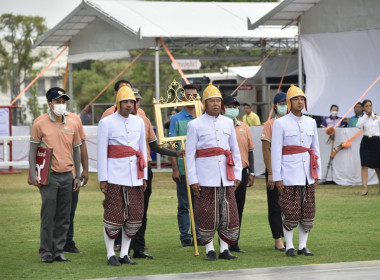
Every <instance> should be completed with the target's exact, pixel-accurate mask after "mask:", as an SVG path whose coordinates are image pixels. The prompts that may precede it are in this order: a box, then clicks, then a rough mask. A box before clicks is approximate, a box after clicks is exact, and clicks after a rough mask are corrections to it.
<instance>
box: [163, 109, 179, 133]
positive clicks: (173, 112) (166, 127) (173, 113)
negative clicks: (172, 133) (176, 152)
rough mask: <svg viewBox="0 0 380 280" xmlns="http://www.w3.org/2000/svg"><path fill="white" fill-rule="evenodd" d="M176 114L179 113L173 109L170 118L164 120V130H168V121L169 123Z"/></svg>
mask: <svg viewBox="0 0 380 280" xmlns="http://www.w3.org/2000/svg"><path fill="white" fill-rule="evenodd" d="M177 113H179V110H178V109H177V108H174V109H173V110H172V111H171V113H170V116H169V117H168V118H167V119H166V120H165V123H164V128H165V129H169V127H170V121H171V119H172V117H173V116H174V115H175V114H177Z"/></svg>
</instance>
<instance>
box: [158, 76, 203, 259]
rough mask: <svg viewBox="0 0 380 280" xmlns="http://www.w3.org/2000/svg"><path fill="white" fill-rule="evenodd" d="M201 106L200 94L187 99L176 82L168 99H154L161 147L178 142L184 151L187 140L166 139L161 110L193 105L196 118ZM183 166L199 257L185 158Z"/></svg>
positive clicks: (195, 244)
mask: <svg viewBox="0 0 380 280" xmlns="http://www.w3.org/2000/svg"><path fill="white" fill-rule="evenodd" d="M201 104H202V103H201V98H200V96H199V94H197V96H196V97H195V98H194V97H193V96H190V97H189V98H187V97H186V95H185V91H184V89H183V87H182V85H181V84H180V83H178V82H176V81H175V80H173V82H172V83H171V84H170V85H169V86H168V90H167V97H166V98H165V97H163V96H160V99H159V101H157V100H156V99H155V98H153V108H154V115H155V119H156V130H157V138H158V144H159V145H160V146H171V147H172V148H177V147H178V142H180V143H181V149H184V148H185V140H186V136H175V137H165V134H164V126H163V118H162V113H161V109H165V108H173V107H177V106H189V105H193V106H195V114H196V117H199V116H200V115H201V114H202V109H201V108H202V107H201V106H202V105H201ZM183 164H184V167H185V175H186V176H185V177H186V189H187V196H188V199H189V212H190V221H191V232H192V234H193V242H194V255H195V256H199V252H198V243H197V234H196V232H195V222H194V212H193V203H192V199H191V189H190V186H189V183H188V180H187V172H186V159H185V156H183Z"/></svg>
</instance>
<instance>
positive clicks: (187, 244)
mask: <svg viewBox="0 0 380 280" xmlns="http://www.w3.org/2000/svg"><path fill="white" fill-rule="evenodd" d="M181 244H182V247H191V246H193V245H192V244H191V239H183V240H181Z"/></svg>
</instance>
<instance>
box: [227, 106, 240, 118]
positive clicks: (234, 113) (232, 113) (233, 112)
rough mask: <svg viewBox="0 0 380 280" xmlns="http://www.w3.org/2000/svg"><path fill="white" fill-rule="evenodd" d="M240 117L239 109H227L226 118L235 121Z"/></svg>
mask: <svg viewBox="0 0 380 280" xmlns="http://www.w3.org/2000/svg"><path fill="white" fill-rule="evenodd" d="M238 115H239V109H238V108H226V112H225V116H226V117H228V118H230V119H235V118H237V116H238Z"/></svg>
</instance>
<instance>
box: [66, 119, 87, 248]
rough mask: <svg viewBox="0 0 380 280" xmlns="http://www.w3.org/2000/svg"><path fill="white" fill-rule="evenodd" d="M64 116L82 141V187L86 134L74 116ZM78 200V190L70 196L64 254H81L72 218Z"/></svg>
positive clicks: (85, 170) (85, 155)
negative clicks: (73, 126)
mask: <svg viewBox="0 0 380 280" xmlns="http://www.w3.org/2000/svg"><path fill="white" fill-rule="evenodd" d="M65 116H66V118H67V119H68V120H73V121H74V122H75V123H76V126H77V131H78V133H79V136H80V139H81V141H82V145H80V158H81V163H82V173H81V177H82V178H83V181H82V186H85V185H86V184H87V181H88V153H87V145H86V134H85V132H84V129H83V125H82V122H81V120H80V119H79V117H78V116H77V115H76V114H73V113H68V112H66V113H65ZM78 200H79V190H78V191H77V192H73V195H72V201H71V212H70V227H69V230H68V232H67V237H66V244H65V247H63V250H64V252H67V253H81V251H80V250H79V249H78V248H77V247H76V244H75V241H74V217H75V211H76V209H77V206H78Z"/></svg>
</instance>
